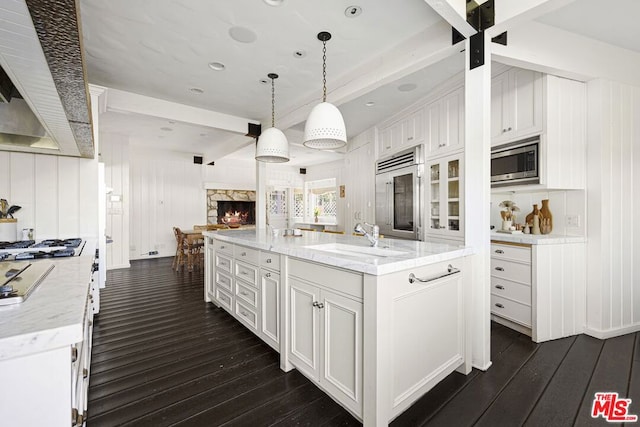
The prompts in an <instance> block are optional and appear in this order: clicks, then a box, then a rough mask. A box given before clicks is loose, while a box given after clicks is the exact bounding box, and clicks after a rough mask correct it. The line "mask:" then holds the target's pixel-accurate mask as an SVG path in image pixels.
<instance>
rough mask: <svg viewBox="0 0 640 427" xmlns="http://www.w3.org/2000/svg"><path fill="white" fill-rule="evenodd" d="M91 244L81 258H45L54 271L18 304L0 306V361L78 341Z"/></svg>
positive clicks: (87, 283) (88, 281) (89, 279)
mask: <svg viewBox="0 0 640 427" xmlns="http://www.w3.org/2000/svg"><path fill="white" fill-rule="evenodd" d="M95 247H96V246H95V242H92V241H87V243H86V244H85V247H84V249H83V251H82V255H80V256H76V257H70V258H59V259H52V258H49V259H45V260H43V261H33V260H31V261H22V262H32V263H35V262H53V263H54V268H53V270H51V272H49V274H48V275H47V277H46V278H45V279H44V281H43V282H42V283H40V285H38V287H37V288H36V289H35V291H33V293H32V294H31V295H29V297H28V298H27V299H26V300H25V301H24V302H21V303H18V304H11V305H6V306H0V360H4V359H8V358H12V357H18V356H24V355H27V354H31V353H37V352H42V351H46V350H50V349H54V348H59V347H63V346H67V345H72V344H74V343H77V342H80V341H82V339H83V334H82V326H83V320H84V314H85V307H86V301H87V295H88V293H89V286H90V282H91V265H92V262H93V256H94V254H95Z"/></svg>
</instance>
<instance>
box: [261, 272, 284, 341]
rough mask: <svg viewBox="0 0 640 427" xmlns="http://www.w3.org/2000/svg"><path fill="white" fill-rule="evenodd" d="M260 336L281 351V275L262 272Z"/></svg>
mask: <svg viewBox="0 0 640 427" xmlns="http://www.w3.org/2000/svg"><path fill="white" fill-rule="evenodd" d="M260 298H261V301H260V316H261V322H260V328H261V330H260V335H261V336H262V339H263V340H264V341H265V342H266V343H267V344H269V345H270V346H271V347H273V348H274V349H276V350H278V351H279V349H280V347H279V343H280V275H278V274H276V273H273V272H270V271H264V270H263V271H261V275H260Z"/></svg>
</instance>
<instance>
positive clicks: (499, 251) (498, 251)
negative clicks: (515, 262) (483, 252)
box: [495, 249, 504, 254]
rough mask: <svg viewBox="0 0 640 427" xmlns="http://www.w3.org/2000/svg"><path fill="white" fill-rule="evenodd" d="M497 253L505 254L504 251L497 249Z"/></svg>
mask: <svg viewBox="0 0 640 427" xmlns="http://www.w3.org/2000/svg"><path fill="white" fill-rule="evenodd" d="M495 252H496V253H497V254H503V253H504V251H503V250H502V249H496V251H495Z"/></svg>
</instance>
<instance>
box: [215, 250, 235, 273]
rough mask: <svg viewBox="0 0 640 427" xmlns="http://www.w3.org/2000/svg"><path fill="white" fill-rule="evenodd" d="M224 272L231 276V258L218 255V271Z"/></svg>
mask: <svg viewBox="0 0 640 427" xmlns="http://www.w3.org/2000/svg"><path fill="white" fill-rule="evenodd" d="M217 270H222V271H226V272H227V273H229V274H231V271H232V270H231V258H230V257H227V256H226V255H222V254H219V253H216V271H217Z"/></svg>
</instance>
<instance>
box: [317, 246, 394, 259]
mask: <svg viewBox="0 0 640 427" xmlns="http://www.w3.org/2000/svg"><path fill="white" fill-rule="evenodd" d="M305 248H307V249H314V250H317V251H323V252H330V253H333V254H339V255H348V256H353V257H360V258H371V257H372V256H374V257H382V258H386V257H396V256H400V255H405V254H406V252H401V251H394V250H392V249H387V248H380V247H373V246H358V245H346V244H344V243H326V244H322V245H309V246H305Z"/></svg>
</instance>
